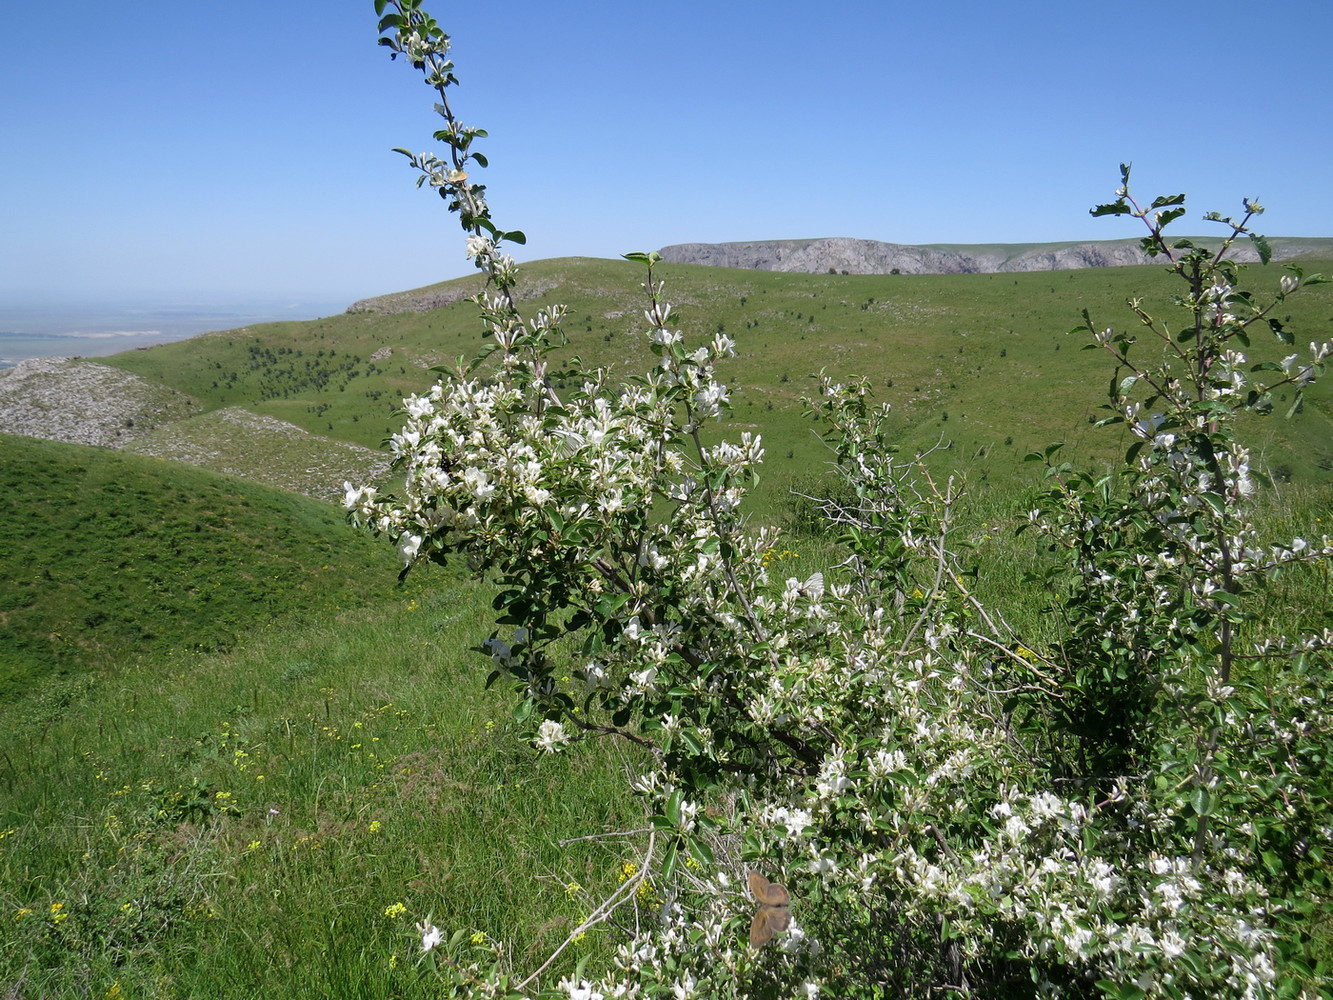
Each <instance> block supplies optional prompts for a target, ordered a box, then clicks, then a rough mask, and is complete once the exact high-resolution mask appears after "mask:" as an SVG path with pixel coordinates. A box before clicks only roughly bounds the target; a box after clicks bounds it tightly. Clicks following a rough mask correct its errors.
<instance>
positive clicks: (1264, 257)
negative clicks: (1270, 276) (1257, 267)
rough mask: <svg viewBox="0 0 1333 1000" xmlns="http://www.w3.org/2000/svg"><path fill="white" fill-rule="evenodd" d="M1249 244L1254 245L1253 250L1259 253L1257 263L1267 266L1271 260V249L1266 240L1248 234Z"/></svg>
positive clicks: (1255, 234)
mask: <svg viewBox="0 0 1333 1000" xmlns="http://www.w3.org/2000/svg"><path fill="white" fill-rule="evenodd" d="M1250 242H1251V243H1252V244H1254V249H1255V250H1257V251H1258V253H1259V263H1261V264H1267V263H1268V262H1269V261H1270V260H1272V259H1273V248H1272V246H1270V245H1269V242H1268V240H1266V239H1264V238H1263V237H1262V236H1260V235H1259V234H1258V233H1250Z"/></svg>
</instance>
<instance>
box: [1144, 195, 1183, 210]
mask: <svg viewBox="0 0 1333 1000" xmlns="http://www.w3.org/2000/svg"><path fill="white" fill-rule="evenodd" d="M1183 204H1185V196H1184V195H1183V194H1173V195H1161V196H1160V197H1157V198H1154V199H1153V201H1152V205H1151V206H1149V207H1151V208H1166V207H1167V206H1168V205H1183Z"/></svg>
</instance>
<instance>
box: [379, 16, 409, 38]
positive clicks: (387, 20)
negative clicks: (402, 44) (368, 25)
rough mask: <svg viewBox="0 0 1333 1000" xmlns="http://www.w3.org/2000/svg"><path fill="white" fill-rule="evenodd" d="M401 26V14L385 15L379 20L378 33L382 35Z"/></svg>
mask: <svg viewBox="0 0 1333 1000" xmlns="http://www.w3.org/2000/svg"><path fill="white" fill-rule="evenodd" d="M402 26H403V15H402V14H385V15H384V16H383V17H381V18H380V26H379V32H380V34H384V32H386V31H388V30H389V29H390V28H401V27H402Z"/></svg>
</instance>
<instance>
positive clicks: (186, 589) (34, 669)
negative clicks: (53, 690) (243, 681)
mask: <svg viewBox="0 0 1333 1000" xmlns="http://www.w3.org/2000/svg"><path fill="white" fill-rule="evenodd" d="M0 490H2V491H3V493H4V495H5V497H6V502H7V515H6V520H5V526H6V531H5V542H4V545H3V546H0V580H3V581H4V582H3V587H0V698H3V697H6V696H9V695H12V694H13V693H15V692H16V691H18V690H21V689H24V688H26V687H27V686H29V685H30V684H31V683H32V681H33V680H34V679H35V678H37V677H40V676H42V675H45V674H49V673H52V672H70V671H78V670H82V669H85V668H88V667H90V666H105V665H109V664H123V663H125V662H126V661H131V660H135V659H154V658H160V657H162V656H166V655H171V654H179V653H185V652H197V651H206V650H218V649H226V648H229V647H230V646H232V645H233V644H235V643H236V642H237V641H238V639H239V638H240V637H241V636H243V635H249V634H252V633H253V632H254V631H255V630H257V629H264V628H267V627H270V626H272V625H273V623H275V622H277V621H280V620H282V619H284V618H286V617H288V616H290V615H292V614H294V613H297V612H311V611H326V610H328V609H330V608H337V607H343V606H347V605H353V604H358V603H364V602H365V601H367V600H370V599H372V598H375V599H378V598H382V597H383V595H384V594H385V593H387V592H389V591H390V590H391V587H392V583H393V576H394V570H395V562H396V560H395V558H394V554H393V553H392V552H390V551H388V550H387V548H386V547H385V546H383V545H381V544H378V543H376V542H375V541H373V540H372V539H370V538H368V537H366V536H364V535H363V534H362V533H360V532H356V531H353V530H352V529H351V528H350V527H349V526H348V525H347V524H346V523H345V521H344V518H343V515H342V512H341V511H340V510H338V509H337V508H335V507H333V506H330V505H328V504H323V503H319V502H317V501H314V500H310V499H308V498H305V497H301V496H297V495H295V494H291V493H286V492H283V491H280V490H275V489H269V488H265V487H261V486H257V485H255V484H253V483H250V482H248V481H246V480H244V479H238V478H235V477H230V476H220V475H216V474H214V473H209V472H205V471H203V470H200V469H194V468H191V467H189V466H185V465H180V464H177V463H168V462H163V461H161V460H156V459H151V458H144V457H139V456H134V455H127V454H124V453H122V452H115V451H110V450H107V449H102V448H91V447H84V446H79V445H67V444H57V443H55V442H50V441H40V440H36V439H33V438H21V437H10V436H7V435H5V436H0Z"/></svg>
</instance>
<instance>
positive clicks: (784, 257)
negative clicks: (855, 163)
mask: <svg viewBox="0 0 1333 1000" xmlns="http://www.w3.org/2000/svg"><path fill="white" fill-rule="evenodd" d="M1306 250H1307V248H1306V247H1304V246H1286V245H1280V244H1278V243H1277V242H1276V241H1274V256H1275V257H1289V256H1294V255H1295V254H1298V253H1304V252H1306ZM659 253H661V255H662V257H663V259H665V260H668V261H671V262H672V263H677V264H704V265H707V266H710V267H737V268H749V269H752V270H759V271H789V272H797V273H804V274H824V273H827V272H828V271H830V270H831V271H837V272H845V273H847V274H894V273H897V274H992V273H996V272H1002V271H1065V270H1073V269H1076V268H1086V267H1121V266H1125V265H1129V264H1146V263H1149V262H1151V260H1152V258H1150V257H1148V255H1147V254H1145V253H1144V252H1143V250H1142V249H1141V248H1140V246H1139V241H1138V240H1103V241H1094V242H1088V243H1042V244H1032V243H1015V244H995V245H979V246H954V245H935V246H907V245H904V244H901V243H882V242H880V241H878V240H857V239H850V238H848V237H842V236H838V237H831V238H828V239H816V240H760V241H756V242H752V243H677V244H675V245H673V246H668V247H663V248H662V249H661V250H660V251H659ZM1235 256H1236V257H1237V258H1238V259H1240V260H1257V259H1258V255H1257V254H1256V253H1255V252H1254V250H1253V248H1251V247H1250V246H1248V245H1244V246H1239V247H1238V248H1237V251H1236V254H1235Z"/></svg>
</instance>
